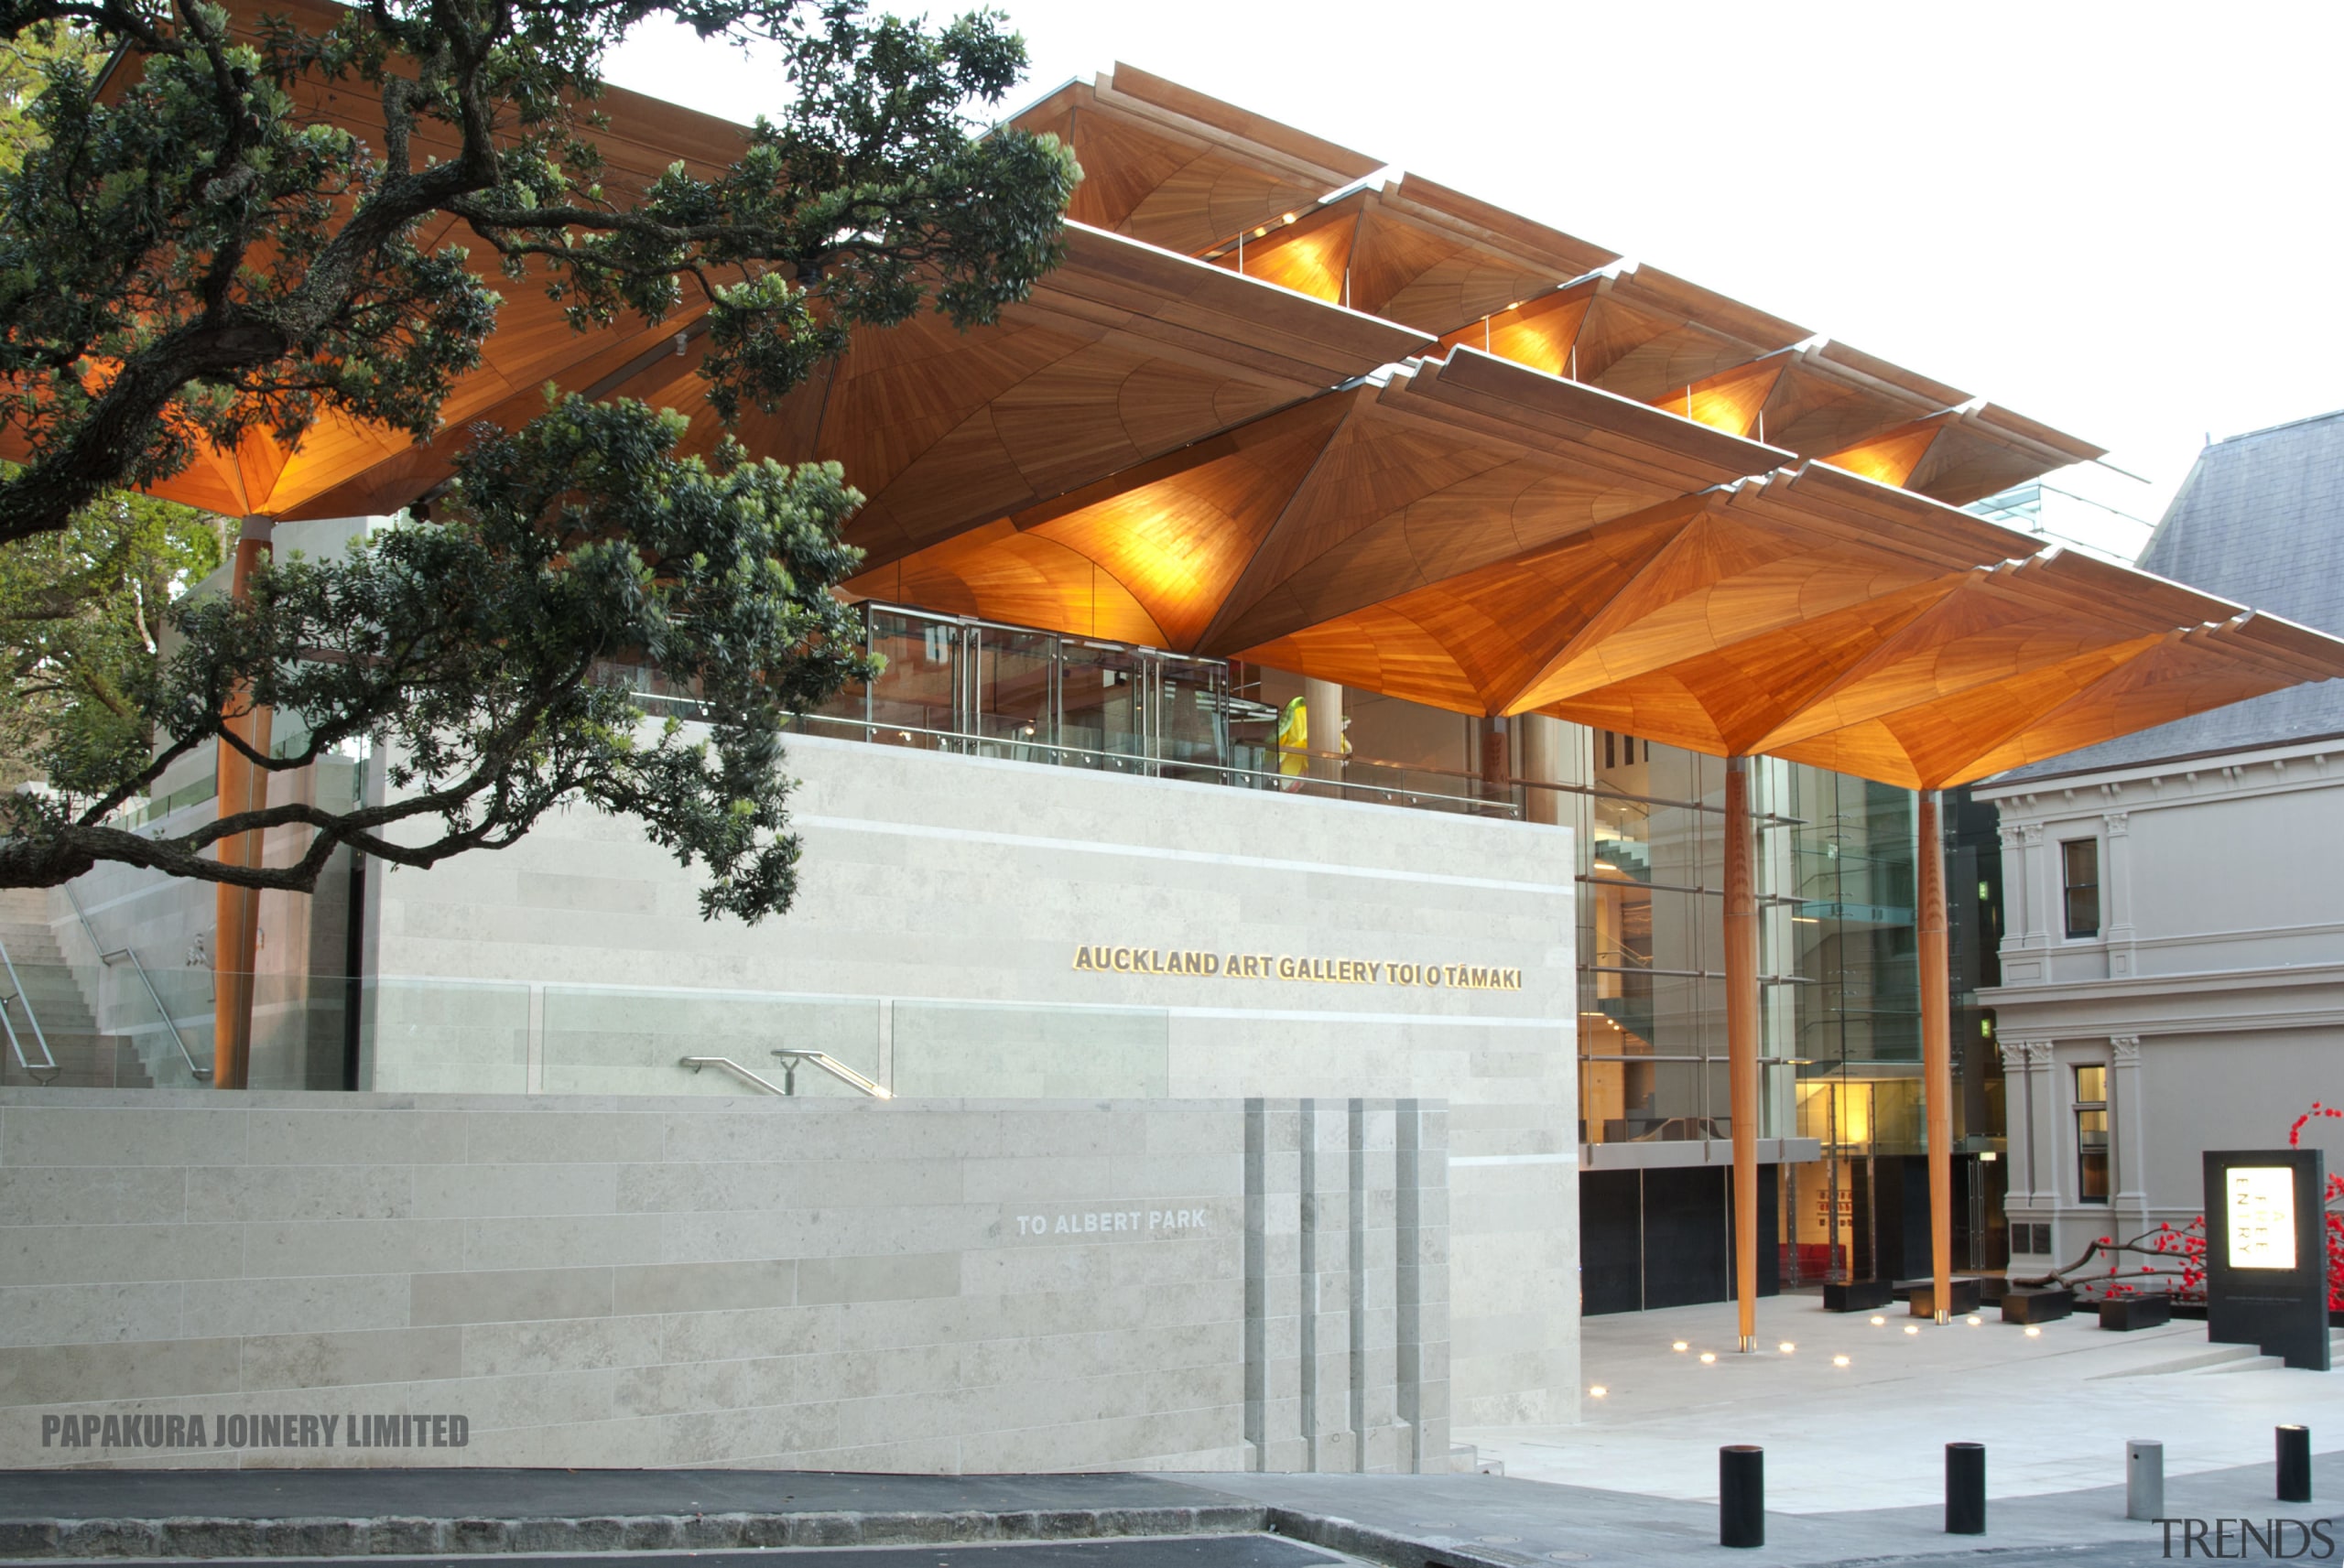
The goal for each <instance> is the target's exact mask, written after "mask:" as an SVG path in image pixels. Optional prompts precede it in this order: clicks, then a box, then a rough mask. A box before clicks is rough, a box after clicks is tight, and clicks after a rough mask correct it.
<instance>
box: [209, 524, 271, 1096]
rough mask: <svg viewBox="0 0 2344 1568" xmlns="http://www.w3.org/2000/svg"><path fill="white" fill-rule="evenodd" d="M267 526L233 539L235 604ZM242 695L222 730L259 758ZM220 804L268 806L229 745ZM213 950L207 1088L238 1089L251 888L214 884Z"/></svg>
mask: <svg viewBox="0 0 2344 1568" xmlns="http://www.w3.org/2000/svg"><path fill="white" fill-rule="evenodd" d="M269 534H270V523H269V520H268V519H267V518H266V517H247V518H245V519H244V533H243V534H242V535H240V536H239V537H238V538H237V540H236V557H235V565H234V567H233V570H232V573H231V576H230V579H229V591H230V592H232V593H233V594H234V595H235V597H236V598H238V599H244V598H245V597H247V596H248V595H249V594H250V592H251V591H252V574H253V568H254V567H255V566H256V565H258V564H259V562H260V561H261V559H262V558H263V557H266V555H267V554H268V553H269ZM245 695H246V694H245V693H244V692H243V691H241V690H240V691H238V692H237V693H236V694H235V695H233V696H231V697H229V699H228V704H227V710H228V718H227V722H226V726H225V727H226V728H227V729H228V730H232V731H233V732H234V734H235V735H236V737H237V738H238V739H239V740H241V741H244V743H245V744H246V745H248V746H250V747H251V748H252V749H253V750H254V751H255V752H259V753H261V754H262V755H263V756H266V755H267V754H268V741H269V733H268V732H269V728H270V726H269V711H268V709H267V708H250V709H248V710H246V711H244V712H243V713H237V712H235V711H234V710H235V708H236V706H237V705H238V704H239V703H241V702H242V701H243V700H244V697H245ZM219 780H220V787H219V806H220V815H221V816H235V815H236V814H237V813H238V812H243V811H256V810H258V809H260V808H261V807H262V806H266V805H267V804H268V773H267V771H266V769H263V768H256V767H255V766H253V765H252V763H251V762H248V761H247V760H246V759H245V758H244V755H243V754H242V753H241V752H238V751H237V750H236V749H235V748H234V747H233V746H230V745H228V744H226V743H225V742H224V741H223V742H222V743H221V744H220V756H219ZM261 839H262V835H260V834H258V833H237V834H233V835H231V836H230V837H228V838H222V840H220V844H219V848H218V850H217V854H218V856H219V859H220V860H221V861H222V864H226V865H236V866H257V865H259V864H260V863H261ZM212 915H213V919H214V922H215V925H216V929H215V930H214V931H213V933H212V1087H213V1088H216V1089H241V1088H243V1087H245V1084H246V1082H247V1081H248V1076H249V1072H250V1057H251V1052H252V1035H253V969H254V967H255V961H256V960H257V958H258V957H259V937H260V892H259V890H257V889H255V888H240V887H232V886H230V885H229V884H228V883H226V882H220V883H217V884H216V885H215V887H214V890H213V898H212Z"/></svg>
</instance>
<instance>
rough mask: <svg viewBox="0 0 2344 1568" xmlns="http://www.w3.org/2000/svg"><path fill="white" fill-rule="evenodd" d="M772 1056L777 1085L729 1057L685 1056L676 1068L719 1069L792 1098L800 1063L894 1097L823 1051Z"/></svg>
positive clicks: (876, 1093) (877, 1096)
mask: <svg viewBox="0 0 2344 1568" xmlns="http://www.w3.org/2000/svg"><path fill="white" fill-rule="evenodd" d="M774 1054H775V1055H776V1056H778V1057H780V1058H781V1059H782V1068H781V1082H779V1083H777V1084H776V1083H775V1082H774V1081H773V1080H772V1079H771V1078H768V1077H765V1076H763V1075H761V1074H757V1073H753V1072H751V1071H750V1070H749V1069H748V1068H746V1067H744V1066H743V1065H741V1064H740V1063H738V1062H736V1061H734V1060H733V1058H732V1057H730V1056H685V1057H683V1058H681V1059H680V1060H679V1061H678V1065H679V1066H685V1067H689V1068H690V1069H691V1070H692V1071H693V1072H695V1073H697V1072H699V1071H700V1069H701V1068H702V1067H722V1068H723V1069H724V1070H725V1071H726V1072H728V1073H730V1074H732V1075H733V1076H734V1077H736V1078H739V1079H741V1080H742V1081H743V1083H751V1084H754V1085H756V1087H759V1088H761V1089H763V1090H765V1093H767V1094H769V1095H792V1096H794V1095H796V1094H797V1093H798V1067H799V1066H800V1065H802V1064H805V1063H809V1062H810V1063H812V1064H813V1065H815V1066H817V1067H819V1068H821V1069H822V1071H824V1072H826V1073H828V1074H830V1076H832V1077H834V1078H836V1079H838V1080H839V1082H841V1083H842V1084H846V1085H849V1086H851V1087H854V1088H857V1089H860V1090H862V1091H863V1093H864V1094H867V1095H869V1096H870V1097H871V1098H874V1099H894V1098H895V1096H894V1095H893V1094H891V1093H889V1092H888V1090H887V1089H886V1088H885V1087H884V1086H883V1085H881V1084H879V1083H876V1082H874V1080H872V1079H870V1078H866V1077H864V1076H863V1075H862V1074H861V1073H858V1072H856V1071H855V1070H854V1069H853V1068H852V1067H850V1066H848V1065H846V1064H845V1063H844V1062H841V1061H840V1060H839V1059H838V1058H837V1057H835V1056H833V1055H830V1054H829V1053H827V1052H823V1051H776V1052H775V1053H774Z"/></svg>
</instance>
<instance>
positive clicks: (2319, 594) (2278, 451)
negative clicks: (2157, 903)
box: [1991, 409, 2344, 784]
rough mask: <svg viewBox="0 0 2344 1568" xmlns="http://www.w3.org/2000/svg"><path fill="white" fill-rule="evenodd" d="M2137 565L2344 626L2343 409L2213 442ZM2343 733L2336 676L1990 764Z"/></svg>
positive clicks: (2224, 748) (2340, 629) (2081, 766)
mask: <svg viewBox="0 0 2344 1568" xmlns="http://www.w3.org/2000/svg"><path fill="white" fill-rule="evenodd" d="M2140 567H2141V569H2142V570H2143V571H2149V572H2154V573H2155V574H2156V575H2157V576H2159V577H2163V578H2170V579H2173V580H2174V581H2176V582H2179V583H2186V584H2187V585H2188V586H2189V587H2191V588H2194V589H2199V590H2201V591H2203V592H2206V593H2212V594H2219V595H2220V596H2221V597H2222V598H2224V599H2228V600H2232V601H2234V602H2236V603H2240V604H2247V605H2252V606H2253V607H2254V608H2255V609H2257V610H2260V611H2264V612H2266V613H2268V614H2273V615H2278V616H2283V617H2284V618H2285V619H2287V620H2289V621H2294V622H2300V623H2302V624H2303V625H2306V626H2310V627H2314V628H2316V629H2317V630H2319V631H2322V632H2328V633H2344V409H2339V410H2338V411H2337V412H2336V413H2333V414H2322V415H2318V416H2315V417H2313V418H2309V419H2297V420H2295V421H2294V422H2293V423H2290V424H2286V425H2274V426H2273V427H2271V428H2269V429H2267V430H2256V431H2253V432H2252V433H2251V434H2248V435H2244V436H2233V437H2231V438H2230V439H2228V440H2226V441H2218V442H2216V443H2215V444H2213V445H2212V446H2209V447H2208V448H2207V449H2205V450H2204V451H2202V452H2200V453H2199V454H2198V462H2197V466H2196V467H2194V468H2192V469H2191V470H2189V477H2188V479H2187V480H2186V481H2183V482H2182V486H2181V491H2180V493H2179V494H2177V495H2176V496H2175V497H2174V498H2173V504H2172V505H2171V506H2169V507H2167V508H2166V509H2165V517H2164V519H2163V520H2162V521H2160V522H2159V523H2158V524H2157V527H2156V532H2155V533H2154V534H2153V535H2150V537H2149V543H2148V546H2147V548H2145V549H2143V551H2142V552H2141V559H2140ZM2339 734H2344V681H2323V682H2320V683H2319V684H2317V685H2316V686H2298V687H2288V688H2287V689H2286V690H2284V691H2274V692H2273V693H2271V694H2270V695H2269V696H2267V697H2255V698H2253V699H2252V701H2248V702H2241V703H2234V704H2232V705H2231V706H2230V707H2228V708H2216V709H2214V710H2213V711H2212V712H2210V713H2201V714H2198V715H2197V716H2196V717H2195V718H2191V719H2178V720H2176V721H2175V722H2174V723H2171V724H2163V725H2159V726H2158V727H2157V728H2156V729H2154V730H2142V731H2141V732H2140V733H2139V734H2137V735H2127V736H2125V737H2123V738H2122V739H2121V740H2116V741H2105V742H2103V743H2101V744H2100V745H2097V746H2088V747H2086V748H2084V749H2083V750H2082V751H2080V752H2069V753H2067V755H2066V756H2064V757H2055V758H2053V759H2051V760H2050V761H2049V762H2036V763H2035V764H2033V765H2032V766H2029V767H2024V768H2015V769H2013V770H2012V771H2011V772H2009V773H2001V774H1997V775H1996V776H1995V777H1994V779H1993V780H1992V781H1991V783H1993V784H2007V783H2010V782H2013V781H2014V780H2020V779H2039V778H2054V777H2058V776H2062V775H2065V774H2070V773H2096V772H2099V771H2100V770H2102V769H2107V768H2121V767H2134V766H2138V765H2140V764H2142V763H2144V762H2165V761H2168V760H2179V759H2181V758H2185V757H2201V756H2207V755H2209V754H2219V753H2221V752H2239V751H2246V750H2249V749H2252V748H2253V747H2257V746H2268V745H2279V744H2285V743H2287V742H2289V741H2309V740H2315V739H2317V738H2320V737H2322V736H2328V735H2339Z"/></svg>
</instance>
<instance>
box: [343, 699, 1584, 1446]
mask: <svg viewBox="0 0 2344 1568" xmlns="http://www.w3.org/2000/svg"><path fill="white" fill-rule="evenodd" d="M786 765H787V766H788V767H789V768H790V769H791V770H792V772H793V773H795V774H797V775H798V777H799V778H800V780H801V781H802V783H801V785H800V787H799V788H798V791H797V793H796V795H794V797H793V800H794V812H795V819H796V825H797V827H798V830H799V831H800V832H801V834H802V835H803V838H804V841H805V856H804V859H803V861H802V862H801V864H800V867H799V876H800V886H799V891H798V899H797V903H796V904H795V906H794V907H793V908H792V909H791V910H790V912H789V913H788V914H787V915H786V916H782V917H779V918H776V919H772V920H768V921H765V922H764V923H762V924H760V925H754V926H749V925H742V924H741V923H739V922H737V921H733V920H722V921H714V922H709V921H703V920H702V919H700V913H699V907H698V903H697V896H696V895H697V891H698V886H699V883H698V878H697V874H696V873H694V872H691V871H686V870H684V869H682V868H680V867H678V865H677V864H676V863H675V861H674V860H673V859H672V858H671V857H669V856H668V855H667V854H666V853H665V852H663V851H661V850H660V849H657V847H655V846H653V845H651V844H649V843H648V842H646V841H645V840H644V838H642V837H641V835H640V834H638V833H636V832H635V830H633V829H632V828H631V827H629V826H628V825H626V824H625V823H624V822H620V821H615V820H613V819H611V818H607V817H602V816H595V815H593V814H591V813H587V812H577V813H571V814H568V815H562V816H554V817H552V818H549V819H548V820H547V821H546V822H545V823H543V824H542V825H541V826H540V827H538V828H537V830H536V831H535V832H534V833H532V834H531V835H530V837H529V838H526V840H524V841H523V842H522V843H521V844H520V845H518V846H516V847H515V848H514V849H508V850H505V851H503V852H501V853H497V854H494V855H470V856H464V857H461V858H459V859H457V860H451V861H450V862H447V863H446V864H444V865H442V866H440V867H438V868H435V869H433V870H431V871H409V870H398V871H380V869H379V868H377V869H376V870H375V872H374V874H370V875H369V877H368V879H367V897H368V899H369V901H370V903H369V908H368V910H367V913H366V915H365V925H366V933H367V942H368V946H369V949H370V953H371V957H370V959H369V973H370V974H371V975H374V976H375V977H378V979H377V980H376V981H375V982H374V984H373V987H372V989H370V992H369V1000H368V1005H369V1007H370V1008H371V1009H372V1010H373V1011H372V1012H371V1013H370V1016H369V1019H368V1023H367V1028H366V1039H367V1040H368V1042H369V1045H368V1050H369V1053H370V1054H369V1059H368V1061H367V1064H366V1067H367V1071H368V1074H369V1075H370V1076H368V1077H367V1078H366V1080H365V1081H366V1082H368V1083H369V1084H370V1085H371V1086H372V1087H374V1088H376V1089H378V1090H415V1091H427V1090H428V1091H460V1092H483V1091H498V1092H508V1093H515V1094H520V1093H543V1094H556V1095H559V1094H567V1093H581V1092H585V1093H622V1094H644V1093H653V1094H662V1095H666V1094H684V1093H692V1094H705V1095H712V1096H737V1095H742V1094H745V1093H751V1092H754V1091H752V1090H751V1089H750V1088H749V1087H747V1086H745V1085H743V1083H742V1082H741V1081H740V1080H738V1079H737V1078H735V1077H733V1076H730V1075H729V1074H727V1073H725V1072H723V1071H722V1070H713V1071H701V1072H699V1073H697V1074H696V1073H694V1072H692V1071H690V1070H689V1069H687V1068H685V1067H683V1066H681V1065H679V1062H680V1059H681V1058H682V1057H684V1056H686V1055H695V1054H697V1055H722V1056H727V1057H730V1058H732V1059H733V1060H736V1061H739V1062H741V1063H742V1064H743V1065H745V1066H748V1067H750V1068H751V1069H753V1070H755V1071H758V1072H760V1073H765V1074H768V1075H770V1074H773V1073H775V1072H776V1067H777V1064H776V1062H775V1060H774V1059H773V1057H772V1055H771V1052H772V1050H773V1048H775V1047H776V1046H784V1045H786V1046H793V1047H798V1048H807V1049H819V1050H822V1051H824V1052H826V1053H828V1054H830V1055H832V1056H833V1057H835V1058H837V1059H838V1060H840V1061H841V1062H843V1063H845V1064H847V1065H850V1066H852V1067H853V1068H854V1069H855V1070H856V1071H858V1072H861V1073H863V1074H865V1075H867V1076H871V1077H874V1078H876V1079H878V1080H879V1081H881V1082H882V1083H884V1084H887V1085H889V1086H890V1087H892V1088H893V1089H894V1090H895V1092H896V1093H897V1094H898V1095H900V1096H903V1097H905V1098H907V1099H908V1098H925V1097H931V1096H937V1097H948V1098H971V1097H975V1098H982V1097H993V1096H1012V1097H1014V1096H1021V1095H1022V1096H1044V1097H1099V1098H1143V1099H1144V1098H1163V1097H1181V1098H1192V1097H1210V1098H1238V1097H1247V1096H1273V1097H1285V1098H1303V1097H1321V1098H1338V1099H1340V1098H1351V1097H1375V1098H1385V1099H1394V1098H1423V1099H1439V1100H1444V1101H1446V1102H1447V1103H1448V1104H1449V1107H1450V1118H1451V1134H1452V1138H1453V1156H1454V1169H1453V1170H1452V1172H1451V1174H1450V1182H1449V1189H1450V1190H1451V1191H1453V1193H1454V1203H1455V1214H1454V1217H1453V1228H1452V1230H1451V1233H1450V1246H1451V1254H1450V1263H1451V1267H1452V1275H1451V1279H1452V1283H1453V1287H1454V1314H1455V1317H1454V1330H1455V1382H1456V1395H1457V1408H1458V1418H1459V1420H1460V1421H1471V1422H1568V1421H1572V1420H1575V1419H1577V1416H1578V1410H1579V1406H1578V1382H1579V1377H1578V1299H1579V1273H1578V1188H1577V1175H1578V1173H1577V1170H1576V1167H1575V1159H1576V1151H1577V1148H1578V1143H1579V1137H1578V1129H1577V1092H1576V1091H1577V1076H1576V1059H1575V1055H1574V1052H1575V1049H1576V1034H1575V1022H1574V1021H1575V1014H1576V1008H1577V1003H1576V999H1575V982H1574V974H1573V967H1572V963H1573V960H1572V952H1571V941H1572V929H1573V920H1572V903H1571V900H1572V891H1573V866H1572V854H1571V841H1570V837H1569V831H1568V829H1567V828H1564V827H1550V826H1540V825H1533V824H1526V823H1520V822H1513V821H1503V820H1495V819H1488V818H1481V817H1473V816H1462V815H1455V814H1444V813H1439V812H1432V811H1420V810H1408V809H1401V808H1397V807H1394V806H1384V805H1374V804H1367V803H1362V802H1356V801H1348V800H1337V799H1330V798H1323V797H1318V796H1312V795H1299V794H1297V795H1288V794H1279V793H1275V792H1257V791H1249V790H1241V789H1232V788H1229V787H1226V786H1223V785H1219V784H1196V783H1188V782H1183V781H1175V780H1167V779H1158V778H1145V777H1135V776H1126V775H1118V774H1113V773H1098V772H1090V771H1086V770H1082V769H1076V768H1068V767H1060V766H1052V765H1045V764H1040V763H1035V762H1021V761H1016V760H1012V759H997V758H980V757H968V756H960V755H946V754H939V753H937V752H925V751H920V750H916V749H911V748H899V747H890V746H883V745H873V744H867V743H863V742H858V741H835V740H829V739H817V738H798V739H796V740H793V741H791V742H790V745H789V752H788V756H787V764H786ZM377 776H379V773H378V775H377ZM1282 960H1288V961H1290V962H1286V963H1282V962H1281V961H1282ZM798 1089H799V1092H800V1093H801V1094H818V1095H845V1094H851V1093H852V1090H849V1089H848V1088H846V1087H845V1086H843V1085H841V1084H839V1083H837V1082H834V1081H832V1080H830V1079H829V1078H827V1077H825V1076H822V1075H821V1074H819V1072H817V1071H815V1070H813V1069H810V1068H808V1069H803V1070H801V1071H800V1072H799V1073H798Z"/></svg>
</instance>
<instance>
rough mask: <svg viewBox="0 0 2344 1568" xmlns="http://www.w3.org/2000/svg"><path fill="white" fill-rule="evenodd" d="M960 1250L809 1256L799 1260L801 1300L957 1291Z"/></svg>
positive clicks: (905, 1296) (903, 1297) (903, 1296)
mask: <svg viewBox="0 0 2344 1568" xmlns="http://www.w3.org/2000/svg"><path fill="white" fill-rule="evenodd" d="M959 1293H960V1254H959V1253H958V1252H926V1253H910V1254H900V1255H894V1256H881V1257H867V1258H808V1259H806V1260H803V1261H801V1262H800V1263H799V1264H798V1301H799V1303H803V1304H808V1305H810V1304H813V1303H822V1302H884V1301H903V1300H906V1299H910V1298H915V1297H921V1296H950V1295H957V1294H959Z"/></svg>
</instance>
